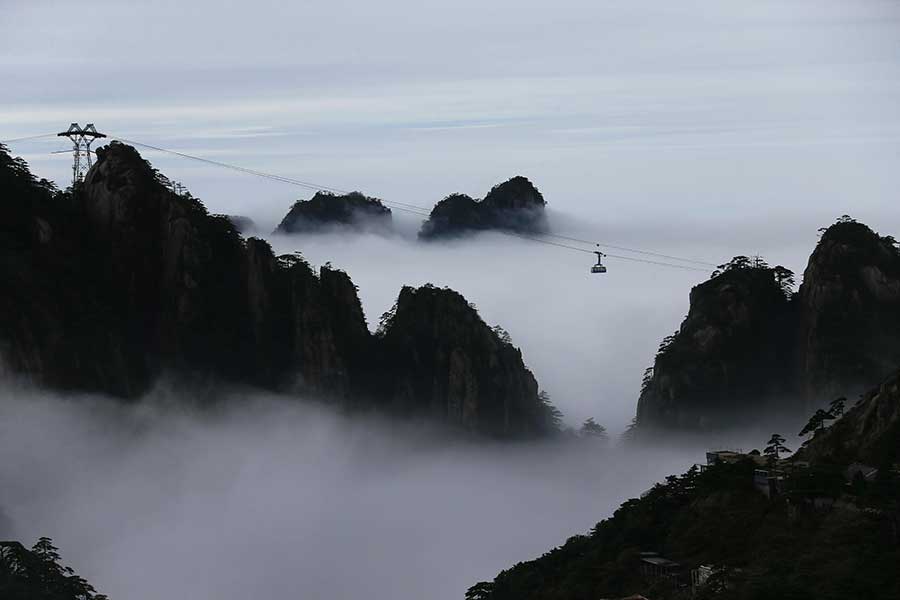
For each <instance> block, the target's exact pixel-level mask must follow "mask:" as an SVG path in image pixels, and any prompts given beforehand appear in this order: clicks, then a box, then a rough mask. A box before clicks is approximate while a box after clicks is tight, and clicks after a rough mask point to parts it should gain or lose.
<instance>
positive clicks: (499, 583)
mask: <svg viewBox="0 0 900 600" xmlns="http://www.w3.org/2000/svg"><path fill="white" fill-rule="evenodd" d="M898 378H900V372H898V374H896V375H894V376H893V377H891V378H890V379H889V380H887V381H886V382H885V383H884V384H883V385H882V386H880V387H879V388H877V389H876V390H873V391H871V392H870V393H868V394H866V395H865V396H864V397H863V399H862V400H861V401H860V402H859V403H858V404H857V405H856V406H855V407H854V408H853V409H852V410H850V411H849V412H848V413H847V414H846V415H844V416H843V418H840V419H839V420H837V422H836V423H835V424H834V425H832V426H831V427H828V428H824V427H823V428H821V429H820V430H819V433H817V434H816V435H815V437H814V438H813V439H812V440H811V441H809V442H808V443H807V444H806V445H805V447H804V448H803V450H802V451H801V452H799V453H798V455H797V456H795V457H787V458H781V457H780V454H781V453H782V452H783V451H784V450H785V448H784V446H783V441H782V439H783V438H781V437H780V436H773V437H772V440H770V442H771V444H770V446H769V447H767V448H766V454H767V455H768V456H766V457H763V456H759V454H758V452H753V453H751V454H750V455H739V454H733V453H732V456H731V457H730V458H729V460H715V461H711V464H710V465H709V466H705V467H704V468H702V469H698V468H697V467H694V468H692V469H691V470H689V471H688V472H687V473H685V474H684V475H682V476H680V477H676V476H670V477H668V478H666V481H665V482H664V483H660V484H657V485H655V486H654V487H653V488H652V489H650V490H649V491H647V492H646V493H645V494H643V495H642V496H641V497H640V498H634V499H631V500H628V501H627V502H625V503H624V504H622V506H621V507H620V508H619V509H618V510H617V511H616V512H615V513H614V514H613V515H612V516H611V517H610V518H608V519H606V520H604V521H602V522H600V523H598V524H597V525H596V527H594V528H593V529H592V530H591V531H590V533H588V534H587V535H579V536H575V537H573V538H571V539H569V540H568V541H567V542H566V543H565V544H563V545H562V546H560V547H558V548H555V549H553V550H551V551H550V552H548V553H546V554H544V555H543V556H542V557H540V558H538V559H536V560H532V561H527V562H523V563H519V564H517V565H515V566H514V567H512V568H510V569H508V570H506V571H503V572H502V573H500V574H499V575H498V576H497V577H496V578H495V579H494V580H493V581H490V582H480V583H478V584H476V585H474V586H472V588H471V589H470V590H469V592H468V593H467V594H466V598H467V600H529V599H535V600H537V599H541V600H546V599H553V600H589V599H594V598H619V597H625V596H629V597H630V595H632V594H641V595H643V596H645V597H647V598H651V599H652V600H660V599H662V600H679V599H684V600H687V599H688V598H701V599H703V598H708V599H713V598H722V599H725V598H727V599H728V600H767V599H770V598H782V599H792V600H822V599H834V600H842V599H844V598H877V599H885V600H887V599H893V598H897V597H900V579H898V578H897V574H896V566H897V565H898V564H900V464H897V462H896V460H897V447H898V445H900V430H898V427H897V423H898V420H897V415H898V414H900V392H898V389H900V388H898ZM754 455H755V456H754ZM861 461H872V462H873V463H874V464H877V465H879V468H877V469H872V468H868V467H867V466H866V465H864V464H861ZM663 557H664V558H663ZM660 564H661V565H662V567H659V566H658V565H660Z"/></svg>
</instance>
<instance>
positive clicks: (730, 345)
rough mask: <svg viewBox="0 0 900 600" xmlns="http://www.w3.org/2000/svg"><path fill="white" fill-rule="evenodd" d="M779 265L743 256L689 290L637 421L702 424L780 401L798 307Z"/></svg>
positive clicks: (682, 426)
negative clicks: (684, 308) (678, 323)
mask: <svg viewBox="0 0 900 600" xmlns="http://www.w3.org/2000/svg"><path fill="white" fill-rule="evenodd" d="M779 273H782V271H780V270H777V269H773V268H769V267H768V266H764V265H754V264H753V263H750V262H749V261H745V260H738V262H737V263H735V264H733V265H729V267H728V268H726V269H725V270H724V271H723V272H721V273H719V274H718V275H716V276H714V277H713V278H712V279H710V280H709V281H707V282H705V283H702V284H700V285H698V286H696V287H695V288H694V289H692V290H691V301H690V311H689V312H688V315H687V317H686V318H685V320H684V322H683V323H682V324H681V327H680V328H679V330H678V331H677V332H676V333H675V334H674V335H672V336H671V337H669V338H667V339H666V340H664V342H663V344H662V345H661V346H660V351H659V353H658V354H657V356H656V361H655V363H654V365H653V368H652V370H651V371H648V373H647V378H646V379H645V383H644V387H643V389H642V390H641V394H640V398H639V400H638V409H637V418H638V423H639V424H641V425H644V426H653V427H662V428H668V429H704V428H707V427H714V426H721V425H723V424H727V423H735V422H737V421H739V420H740V419H741V418H742V417H744V416H746V415H747V414H749V413H751V412H753V411H758V410H759V409H760V408H762V407H766V408H776V409H777V408H778V407H777V403H778V401H779V400H781V399H783V397H784V395H785V391H786V389H787V387H788V372H789V364H790V360H791V356H792V352H791V351H792V348H791V344H790V342H791V336H790V330H789V327H790V322H791V313H792V311H791V305H790V302H789V298H788V296H787V295H786V293H785V289H784V287H783V285H782V283H780V279H781V277H782V276H783V275H779Z"/></svg>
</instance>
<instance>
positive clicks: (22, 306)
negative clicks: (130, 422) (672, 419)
mask: <svg viewBox="0 0 900 600" xmlns="http://www.w3.org/2000/svg"><path fill="white" fill-rule="evenodd" d="M0 156H2V157H3V158H4V161H5V163H6V164H0V166H3V167H5V168H3V169H0V172H2V176H3V177H4V179H3V180H0V181H2V182H3V183H4V184H5V185H4V189H6V190H10V191H11V192H12V193H14V194H16V195H17V200H18V201H17V202H8V203H4V205H3V207H2V208H0V210H2V211H4V213H5V214H2V215H0V217H4V218H3V219H2V222H3V223H4V229H3V237H2V238H0V240H2V242H3V246H2V262H0V267H2V271H0V280H2V281H3V282H4V284H3V288H0V307H2V308H3V311H2V315H0V324H2V329H0V340H2V344H3V345H2V346H0V350H2V356H3V358H4V359H5V361H6V362H7V364H8V365H9V366H10V367H11V368H12V369H13V370H14V371H16V372H19V373H22V374H25V375H28V376H31V377H33V378H35V379H36V380H39V381H41V382H43V383H45V384H47V385H50V386H53V387H57V388H64V389H81V390H92V391H102V392H108V393H112V394H116V395H120V396H123V397H134V396H137V395H139V394H140V393H142V392H143V391H145V390H146V389H147V388H148V387H149V386H150V385H151V384H152V383H153V381H155V379H156V378H157V377H158V376H159V375H160V374H161V373H162V372H163V371H167V372H172V373H176V374H180V376H183V377H190V378H199V379H201V380H206V379H214V380H230V381H236V382H242V383H251V384H254V385H260V386H264V387H266V388H271V389H279V390H299V391H309V392H315V393H316V394H318V395H321V396H324V397H328V398H333V399H336V400H338V401H341V402H344V403H346V404H359V405H364V406H367V407H373V408H379V409H385V410H393V412H395V413H399V414H428V415H430V416H433V417H436V418H438V419H440V420H442V421H444V422H448V423H453V424H456V425H459V426H461V427H463V428H465V429H467V430H471V431H476V432H479V433H483V434H487V435H494V436H518V435H532V434H535V433H537V432H540V431H545V430H546V428H545V427H544V423H543V419H544V416H545V415H544V413H543V412H542V410H541V407H542V402H541V401H540V399H539V398H538V397H537V385H536V383H535V381H534V377H533V375H532V374H531V372H530V371H528V369H527V368H526V367H525V365H524V363H523V362H522V360H521V355H520V354H519V353H518V351H517V350H514V349H511V348H507V347H506V346H504V345H503V344H502V343H501V341H500V340H499V338H498V337H497V334H495V333H494V332H493V331H491V329H490V328H489V327H488V326H487V325H486V324H485V323H484V322H483V321H481V319H480V318H479V317H478V316H477V313H476V312H475V311H474V309H472V308H471V307H469V305H468V303H466V302H465V300H464V299H463V298H462V296H459V295H458V294H456V293H455V292H453V291H451V290H438V289H435V288H427V290H426V291H418V292H417V291H415V290H412V289H411V288H408V289H404V290H403V292H402V293H401V296H400V299H399V300H398V308H397V312H396V315H395V318H394V319H393V321H394V322H393V323H392V324H391V325H390V326H389V327H388V328H387V329H386V330H385V331H384V332H383V335H379V336H373V335H372V334H371V333H370V332H369V330H368V327H367V325H366V322H365V318H364V316H363V311H362V307H361V305H360V302H359V298H358V295H357V291H356V288H355V286H354V285H353V282H352V281H351V280H350V278H349V277H348V276H347V275H346V274H345V273H343V272H341V271H337V270H334V269H331V268H327V267H325V268H322V269H321V270H320V271H319V273H318V274H316V273H314V272H313V271H312V269H311V268H310V267H309V265H308V264H307V263H306V262H305V261H304V260H303V259H302V257H299V256H293V255H289V256H281V257H276V256H274V254H273V253H272V250H271V248H270V247H269V245H268V244H267V243H266V242H265V241H263V240H259V239H254V238H250V239H248V240H244V239H242V238H241V237H240V235H239V234H238V233H237V231H236V230H235V228H234V226H233V225H232V224H231V223H230V222H229V221H228V219H227V218H225V217H220V216H212V215H209V214H208V213H207V212H206V209H205V208H204V207H203V205H202V204H201V203H200V202H199V201H198V200H196V199H195V198H192V197H190V195H176V194H174V193H173V192H171V191H170V190H168V189H167V188H166V187H165V186H163V185H162V183H161V182H160V179H161V177H160V176H159V175H158V174H157V173H156V172H155V171H154V170H153V169H152V168H151V167H150V165H149V164H148V163H146V162H145V161H144V160H143V159H142V158H141V157H140V155H139V154H138V153H137V151H135V150H134V149H133V148H131V147H129V146H126V145H123V144H120V143H115V142H114V143H112V144H110V145H109V146H107V147H106V148H101V149H99V150H98V160H97V163H96V164H95V165H94V167H93V168H92V169H91V171H90V172H89V173H88V175H87V177H86V178H85V181H84V184H83V185H82V186H80V187H79V188H78V189H76V190H75V192H74V193H67V194H59V193H57V192H56V191H55V190H53V189H52V188H51V187H49V186H47V185H41V184H38V183H37V182H35V181H34V179H33V177H32V176H31V174H30V173H29V172H28V170H27V167H26V166H25V165H24V163H22V164H14V163H12V161H11V159H9V157H8V156H7V155H6V154H5V153H3V152H0ZM413 297H417V298H425V297H428V298H429V299H430V302H431V304H432V308H431V309H429V310H428V311H425V312H422V311H420V310H419V308H417V307H420V306H421V303H420V302H418V301H416V302H411V303H410V302H408V299H409V298H413ZM420 319H428V320H429V321H428V322H427V323H426V322H422V321H420ZM435 324H440V328H439V329H436V330H434V331H435V332H437V333H438V334H439V337H441V339H440V340H438V339H434V344H433V347H432V346H430V345H429V344H425V345H420V346H416V347H415V348H413V347H412V346H410V344H417V343H419V341H420V340H421V339H422V337H421V336H422V334H423V332H426V331H428V329H429V328H431V327H433V326H434V325H435ZM444 336H447V338H446V339H444ZM429 352H430V353H431V354H429ZM448 353H449V354H448ZM447 356H452V357H453V360H452V361H451V362H450V363H447V360H446V359H447ZM460 364H469V365H473V368H472V369H470V370H466V369H460V368H459V365H460ZM426 370H427V372H428V375H427V377H426V376H425V375H424V371H426ZM426 379H427V380H428V381H430V382H431V386H430V387H429V386H425V385H422V382H423V381H425V380H426ZM401 390H403V391H401ZM462 406H465V407H466V409H465V411H462V410H461V409H460V408H459V407H462ZM498 414H502V415H503V418H498V417H497V415H498Z"/></svg>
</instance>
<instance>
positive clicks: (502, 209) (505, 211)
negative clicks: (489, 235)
mask: <svg viewBox="0 0 900 600" xmlns="http://www.w3.org/2000/svg"><path fill="white" fill-rule="evenodd" d="M546 205H547V203H546V201H545V200H544V197H543V196H542V195H541V193H540V192H539V191H538V190H537V188H536V187H534V184H532V183H531V182H530V181H529V180H528V179H526V178H525V177H521V176H517V177H513V178H512V179H510V180H508V181H505V182H503V183H501V184H499V185H496V186H494V187H493V188H492V189H491V191H490V192H488V194H487V196H485V197H484V199H483V200H481V201H478V200H474V199H472V198H471V197H469V196H466V195H465V194H451V195H450V196H447V197H446V198H444V199H443V200H441V201H440V202H438V203H437V204H436V205H435V207H434V209H432V211H431V214H430V215H429V217H428V220H427V221H426V222H425V223H424V224H423V225H422V229H421V231H420V232H419V237H420V238H423V239H433V238H440V237H448V236H455V235H460V234H463V233H468V232H472V231H479V230H485V229H506V230H511V231H520V232H531V233H539V232H542V231H544V230H545V229H546V217H545V214H544V209H545V207H546Z"/></svg>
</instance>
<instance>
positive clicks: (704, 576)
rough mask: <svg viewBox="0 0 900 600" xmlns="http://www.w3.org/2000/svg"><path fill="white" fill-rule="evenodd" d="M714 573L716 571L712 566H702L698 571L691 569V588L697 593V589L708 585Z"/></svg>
mask: <svg viewBox="0 0 900 600" xmlns="http://www.w3.org/2000/svg"><path fill="white" fill-rule="evenodd" d="M713 571H714V569H713V567H712V566H711V565H700V566H699V567H697V568H696V569H691V588H692V589H693V590H694V592H696V591H697V588H699V587H702V586H703V585H706V582H707V581H708V580H709V578H710V576H712V574H713Z"/></svg>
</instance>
